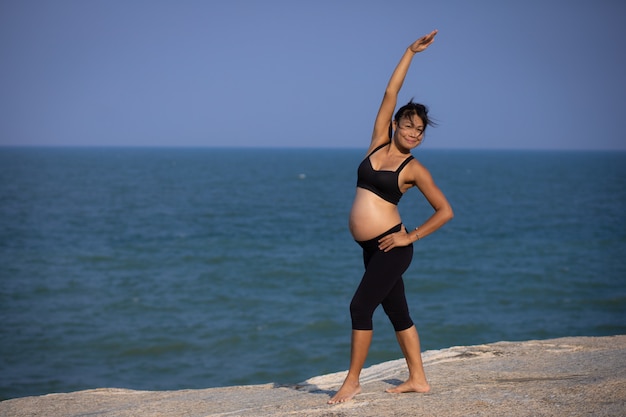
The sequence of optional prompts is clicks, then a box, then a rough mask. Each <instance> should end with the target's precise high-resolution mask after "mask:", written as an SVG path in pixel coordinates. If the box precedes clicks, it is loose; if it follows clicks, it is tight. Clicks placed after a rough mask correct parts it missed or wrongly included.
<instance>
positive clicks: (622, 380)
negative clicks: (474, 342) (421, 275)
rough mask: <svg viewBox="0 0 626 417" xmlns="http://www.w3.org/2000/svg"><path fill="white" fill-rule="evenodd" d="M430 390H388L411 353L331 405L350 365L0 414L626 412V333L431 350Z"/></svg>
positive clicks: (87, 396)
mask: <svg viewBox="0 0 626 417" xmlns="http://www.w3.org/2000/svg"><path fill="white" fill-rule="evenodd" d="M423 357H424V367H425V369H426V374H427V376H428V378H429V382H430V384H431V387H432V391H431V392H430V393H428V394H387V393H385V389H386V388H388V387H390V386H393V385H397V384H399V383H400V382H401V381H403V380H404V379H406V377H407V370H406V366H405V364H404V360H402V359H400V360H396V361H391V362H385V363H383V364H380V365H375V366H372V367H370V368H367V369H366V370H364V372H363V374H362V380H361V384H362V387H363V392H362V393H361V394H360V395H359V396H357V397H356V399H354V400H353V401H349V402H347V403H343V404H338V405H327V404H326V401H328V399H329V398H330V396H331V394H333V393H334V391H335V390H336V389H338V387H339V386H340V385H341V383H342V381H343V377H344V376H345V372H339V373H335V374H330V375H324V376H319V377H315V378H311V379H309V380H307V381H305V382H303V383H302V384H298V385H293V386H276V385H274V384H266V385H251V386H240V387H227V388H210V389H202V390H184V391H163V392H148V391H132V390H125V389H111V388H103V389H96V390H88V391H80V392H74V393H68V394H50V395H44V396H40V397H27V398H17V399H13V400H8V401H3V402H1V403H0V416H46V417H56V416H63V417H67V416H133V417H142V416H254V417H260V416H316V417H323V416H326V417H331V416H332V417H340V416H341V417H344V416H345V417H349V416H359V417H364V416H376V417H381V416H385V417H391V416H446V417H454V416H509V417H516V416H624V415H626V335H624V336H610V337H569V338H561V339H552V340H543V341H526V342H499V343H492V344H488V345H478V346H466V347H452V348H449V349H443V350H438V351H428V352H425V353H424V354H423Z"/></svg>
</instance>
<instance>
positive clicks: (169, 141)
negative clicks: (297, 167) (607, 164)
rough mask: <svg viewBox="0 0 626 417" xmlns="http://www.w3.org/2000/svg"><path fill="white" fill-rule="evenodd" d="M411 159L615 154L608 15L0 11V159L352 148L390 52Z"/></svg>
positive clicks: (91, 6) (504, 8) (273, 0)
mask: <svg viewBox="0 0 626 417" xmlns="http://www.w3.org/2000/svg"><path fill="white" fill-rule="evenodd" d="M435 28H436V29H439V34H438V36H437V38H436V41H435V43H434V44H433V45H432V46H431V47H430V48H429V49H428V50H427V51H426V52H424V53H422V54H419V55H417V56H416V58H415V59H414V61H413V65H412V67H411V69H410V72H409V75H408V76H407V80H406V82H405V84H404V88H403V90H402V92H401V96H400V101H401V102H406V101H408V100H409V99H410V98H412V97H415V100H416V101H420V102H423V103H425V104H427V105H428V106H429V107H430V109H431V115H432V116H433V117H434V118H435V119H436V120H437V121H438V122H439V126H438V127H437V128H435V129H431V130H429V132H427V138H426V142H425V144H424V145H423V146H426V147H430V148H447V149H468V148H469V149H483V148H503V149H577V150H578V149H618V150H626V117H625V116H624V114H623V113H624V111H625V110H626V2H623V1H617V0H595V1H578V0H542V1H538V0H526V1H504V0H500V1H498V0H492V1H485V0H482V1H481V0H476V1H469V0H465V1H462V0H458V1H445V0H442V1H419V0H412V1H402V0H380V1H374V0H371V1H356V0H351V1H341V0H335V1H332V0H318V1H310V0H309V1H297V0H292V1H287V0H285V1H281V0H265V1H260V0H259V1H252V0H249V1H243V0H230V1H211V0H206V1H190V0H176V1H174V0H171V1H159V0H153V1H141V0H126V1H121V0H88V1H84V0H77V1H67V0H55V1H47V0H46V1H44V0H31V1H23V0H2V2H0V61H1V62H2V64H1V65H0V114H1V116H0V145H85V146H102V145H104V146H120V145H132V146H254V147H277V146H278V147H349V148H355V147H362V148H365V147H366V146H367V144H368V143H369V138H370V134H371V129H372V124H373V119H374V117H375V114H376V111H377V109H378V105H379V104H380V100H381V98H382V93H383V91H384V88H385V85H386V83H387V80H388V78H389V75H390V74H391V71H392V70H393V68H394V67H395V65H396V63H397V61H398V59H399V58H400V56H401V54H402V53H403V51H404V49H405V48H406V47H407V46H408V45H409V44H410V43H411V42H412V41H413V40H414V39H416V38H418V37H420V36H421V35H423V34H425V33H427V32H429V31H430V30H432V29H435Z"/></svg>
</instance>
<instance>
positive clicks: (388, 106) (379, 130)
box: [369, 30, 437, 151]
mask: <svg viewBox="0 0 626 417" xmlns="http://www.w3.org/2000/svg"><path fill="white" fill-rule="evenodd" d="M436 34H437V31H436V30H433V31H432V32H430V33H429V34H428V35H426V36H422V37H421V38H419V39H418V40H416V41H415V42H413V43H412V44H411V45H410V46H409V47H408V48H407V49H406V51H405V52H404V55H402V58H401V59H400V62H399V63H398V65H397V66H396V69H395V70H394V71H393V74H391V78H390V79H389V83H388V84H387V88H386V89H385V95H384V96H383V101H382V103H381V104H380V108H379V109H378V114H377V115H376V121H375V122H374V131H373V133H372V142H371V143H370V149H369V150H370V151H371V150H373V149H374V148H375V147H377V146H379V145H382V144H383V143H385V142H388V141H389V125H390V124H391V119H392V118H393V112H394V110H395V108H396V104H397V102H398V93H399V92H400V88H402V84H403V83H404V78H405V77H406V74H407V72H408V70H409V66H410V65H411V61H412V60H413V57H414V56H415V54H416V53H418V52H422V51H423V50H425V49H426V48H428V46H430V44H431V43H433V41H434V40H435V35H436Z"/></svg>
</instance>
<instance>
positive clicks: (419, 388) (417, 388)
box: [385, 381, 430, 394]
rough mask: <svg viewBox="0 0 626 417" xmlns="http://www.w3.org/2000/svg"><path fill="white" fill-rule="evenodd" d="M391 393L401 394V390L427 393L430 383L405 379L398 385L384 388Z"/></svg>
mask: <svg viewBox="0 0 626 417" xmlns="http://www.w3.org/2000/svg"><path fill="white" fill-rule="evenodd" d="M385 391H387V392H389V393H392V394H401V393H403V392H419V393H422V394H423V393H427V392H429V391H430V385H428V383H423V384H418V383H415V382H411V381H406V382H405V383H403V384H400V385H398V386H397V387H394V388H389V389H387V390H385Z"/></svg>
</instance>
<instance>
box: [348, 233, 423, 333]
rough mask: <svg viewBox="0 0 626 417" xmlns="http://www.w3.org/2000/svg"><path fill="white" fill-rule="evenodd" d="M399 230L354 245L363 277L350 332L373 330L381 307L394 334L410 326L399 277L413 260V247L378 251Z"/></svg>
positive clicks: (353, 299) (356, 296) (353, 300)
mask: <svg viewBox="0 0 626 417" xmlns="http://www.w3.org/2000/svg"><path fill="white" fill-rule="evenodd" d="M401 229H402V225H401V224H399V225H397V226H395V227H393V228H391V229H390V230H388V231H387V232H385V233H383V234H382V235H380V236H378V237H376V238H374V239H371V240H368V241H365V242H357V243H358V244H359V245H361V247H362V248H363V262H364V264H365V274H363V278H362V279H361V283H360V284H359V287H358V288H357V290H356V292H355V293H354V297H352V302H351V303H350V317H351V318H352V329H353V330H372V329H373V325H372V316H373V315H374V310H376V308H377V307H378V306H379V305H380V304H382V305H383V309H384V310H385V313H386V314H387V316H388V317H389V320H390V321H391V324H393V328H394V329H395V331H397V332H399V331H402V330H406V329H408V328H409V327H411V326H412V325H413V320H411V317H410V315H409V306H408V305H407V302H406V296H405V294H404V281H403V280H402V274H403V273H404V272H405V271H406V270H407V268H408V267H409V265H410V264H411V260H412V259H413V244H411V245H409V246H403V247H396V248H393V249H392V250H390V251H389V252H384V251H382V250H380V249H378V240H379V239H381V238H382V237H384V236H386V235H388V234H391V233H395V232H399V231H400V230H401Z"/></svg>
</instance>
